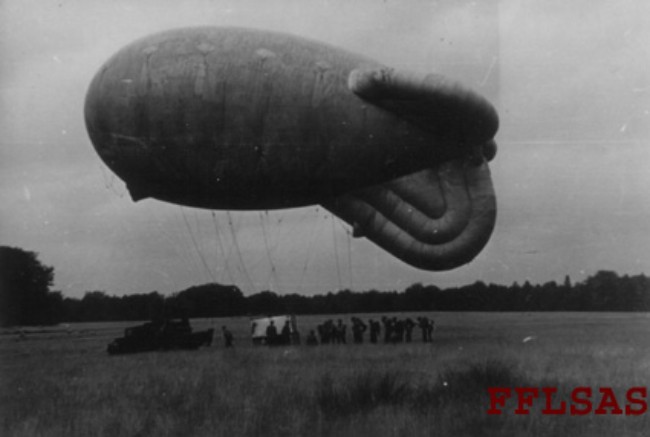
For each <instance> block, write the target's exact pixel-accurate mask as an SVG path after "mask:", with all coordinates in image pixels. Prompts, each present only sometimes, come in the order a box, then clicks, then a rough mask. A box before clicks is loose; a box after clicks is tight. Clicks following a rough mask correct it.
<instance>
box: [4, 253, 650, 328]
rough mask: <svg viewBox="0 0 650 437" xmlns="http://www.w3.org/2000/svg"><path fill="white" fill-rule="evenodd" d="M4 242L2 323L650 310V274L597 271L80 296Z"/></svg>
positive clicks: (214, 285) (211, 286) (31, 255)
mask: <svg viewBox="0 0 650 437" xmlns="http://www.w3.org/2000/svg"><path fill="white" fill-rule="evenodd" d="M9 249H11V250H10V251H7V248H5V247H0V321H1V323H2V325H4V326H10V325H34V324H53V323H60V322H89V321H118V320H134V321H135V320H149V319H153V318H156V317H190V318H194V317H228V316H242V315H247V314H248V315H270V314H286V313H291V314H345V313H373V312H379V313H387V312H396V311H399V312H404V311H650V278H648V277H646V276H645V275H636V276H627V275H625V276H619V275H618V274H617V273H616V272H613V271H605V270H603V271H599V272H597V273H596V274H594V275H593V276H590V277H588V278H587V279H585V280H584V281H581V282H578V283H575V284H573V283H571V280H570V278H569V277H568V276H567V277H566V278H565V280H564V282H563V283H561V284H558V283H556V282H555V281H553V282H547V283H545V284H542V285H532V284H530V283H529V282H525V283H524V284H522V285H520V284H518V283H514V284H512V285H496V284H485V283H483V282H480V281H479V282H475V283H473V284H471V285H466V286H463V287H455V288H447V289H440V288H438V287H437V286H435V285H423V284H420V283H417V284H413V285H411V286H409V287H408V288H406V289H405V290H403V291H396V290H393V291H379V290H367V291H352V290H342V291H338V292H329V293H326V294H319V295H314V296H303V295H299V294H277V293H275V292H272V291H262V292H259V293H255V294H252V295H249V296H244V294H243V293H242V292H241V290H240V289H239V288H238V287H237V286H235V285H223V284H217V283H209V284H203V285H197V286H193V287H190V288H187V289H185V290H182V291H180V292H177V293H174V294H172V295H170V296H164V295H162V294H160V293H159V292H157V291H152V292H150V293H146V294H129V295H124V296H114V295H109V294H108V293H106V292H105V291H88V292H86V293H85V294H84V296H83V297H82V298H80V299H79V298H72V297H64V296H63V295H62V294H61V293H60V292H57V291H50V290H49V288H50V287H51V285H52V283H53V278H54V269H53V268H52V267H47V266H43V265H42V264H40V262H39V261H38V260H37V255H36V254H35V253H34V252H26V251H22V250H21V249H16V248H9Z"/></svg>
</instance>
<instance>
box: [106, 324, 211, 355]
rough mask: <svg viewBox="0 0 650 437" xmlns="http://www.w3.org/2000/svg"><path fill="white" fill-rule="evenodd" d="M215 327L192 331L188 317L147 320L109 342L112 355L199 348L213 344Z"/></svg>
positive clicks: (109, 351) (109, 350)
mask: <svg viewBox="0 0 650 437" xmlns="http://www.w3.org/2000/svg"><path fill="white" fill-rule="evenodd" d="M213 336H214V329H207V330H205V331H198V332H192V327H191V326H190V324H189V321H188V320H187V319H183V320H180V321H174V320H164V321H153V322H147V323H145V324H144V325H140V326H134V327H131V328H126V329H125V330H124V337H120V338H116V339H115V340H113V341H112V342H110V343H109V344H108V348H107V351H108V353H109V354H110V355H116V354H129V353H135V352H148V351H159V350H171V349H191V350H193V349H198V348H199V347H201V346H203V345H205V346H210V345H211V344H212V337H213Z"/></svg>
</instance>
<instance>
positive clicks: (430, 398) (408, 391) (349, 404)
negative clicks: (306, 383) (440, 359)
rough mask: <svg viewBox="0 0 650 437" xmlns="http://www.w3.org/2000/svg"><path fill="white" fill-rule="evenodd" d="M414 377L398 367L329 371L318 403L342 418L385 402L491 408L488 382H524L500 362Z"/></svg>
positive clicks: (324, 410)
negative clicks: (340, 374)
mask: <svg viewBox="0 0 650 437" xmlns="http://www.w3.org/2000/svg"><path fill="white" fill-rule="evenodd" d="M412 379H413V378H412V375H409V374H407V373H405V372H400V371H396V370H386V371H383V372H382V371H364V372H361V373H354V374H352V375H349V376H347V377H345V378H339V379H337V380H335V379H334V378H333V377H332V376H331V375H330V374H325V375H324V376H323V377H322V378H321V379H320V380H319V381H318V383H317V387H316V402H317V405H318V407H319V408H320V410H321V412H322V413H323V414H324V415H325V416H326V417H329V418H344V417H346V416H350V415H353V414H359V413H364V412H368V411H370V410H372V409H375V408H378V407H385V406H392V407H398V408H400V407H401V408H405V409H408V410H411V411H419V412H422V411H423V410H426V411H427V412H429V413H431V412H432V410H435V409H438V408H440V407H442V406H445V407H448V406H449V405H452V404H459V405H460V406H462V407H466V406H467V405H468V404H471V405H473V406H479V404H480V407H481V408H484V409H487V405H488V404H487V389H488V387H515V386H520V385H523V382H524V377H523V375H521V373H520V372H519V371H518V370H517V369H516V368H515V366H514V365H511V364H506V363H502V362H499V361H487V362H483V363H475V364H473V365H470V366H469V367H467V368H464V369H445V370H443V371H442V372H440V373H439V374H438V377H437V379H436V380H435V381H434V382H427V381H423V382H420V381H413V380H412Z"/></svg>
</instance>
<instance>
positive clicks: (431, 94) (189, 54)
mask: <svg viewBox="0 0 650 437" xmlns="http://www.w3.org/2000/svg"><path fill="white" fill-rule="evenodd" d="M85 118H86V126H87V129H88V133H89V135H90V138H91V140H92V142H93V144H94V146H95V149H96V150H97V152H98V153H99V155H100V157H101V158H102V159H103V160H104V162H105V163H106V164H107V165H108V166H109V167H110V168H111V169H112V170H113V171H114V172H115V173H116V174H117V175H118V176H119V177H120V178H122V179H123V180H124V181H125V183H126V185H127V187H128V189H129V191H130V193H131V196H132V197H133V199H134V200H139V199H142V198H146V197H152V198H156V199H159V200H163V201H167V202H172V203H176V204H181V205H188V206H193V207H201V208H209V209H239V210H250V209H277V208H289V207H297V206H305V205H311V204H322V205H323V206H325V207H326V208H327V209H329V210H330V211H332V212H333V213H334V214H336V215H337V216H339V217H341V218H342V219H344V220H345V221H347V222H348V223H350V225H352V226H353V228H354V232H355V235H357V236H363V237H366V238H368V239H370V240H371V241H373V242H375V243H376V244H378V245H379V246H381V247H382V248H384V249H385V250H387V251H388V252H390V253H391V254H393V255H394V256H396V257H398V258H400V259H401V260H403V261H405V262H407V263H408V264H411V265H413V266H415V267H418V268H422V269H427V270H447V269H451V268H455V267H457V266H460V265H462V264H465V263H468V262H469V261H471V260H472V259H473V258H474V257H475V256H476V255H477V254H478V253H479V252H480V251H481V250H482V248H483V247H484V246H485V244H486V243H487V241H488V239H489V237H490V235H491V233H492V230H493V227H494V222H495V217H496V200H495V195H494V191H493V187H492V182H491V178H490V173H489V168H488V165H487V161H488V160H490V159H492V157H493V156H494V154H495V153H496V145H495V143H494V140H493V138H494V135H495V134H496V131H497V128H498V117H497V114H496V111H495V110H494V108H493V107H492V105H490V103H489V102H488V101H487V100H485V99H484V98H483V97H481V96H479V95H478V94H476V93H474V92H472V91H470V90H468V89H467V88H465V87H463V86H462V85H460V84H458V83H456V82H454V81H451V80H449V79H446V78H444V77H441V76H438V75H416V74H412V73H409V72H402V71H398V70H395V69H391V68H388V67H386V66H383V65H381V64H379V63H377V62H375V61H372V60H370V59H367V58H365V57H363V56H359V55H355V54H352V53H349V52H347V51H344V50H341V49H338V48H335V47H331V46H328V45H325V44H321V43H317V42H314V41H309V40H306V39H303V38H299V37H296V36H291V35H285V34H281V33H274V32H267V31H258V30H249V29H239V28H213V27H202V28H188V29H178V30H172V31H168V32H164V33H160V34H156V35H152V36H149V37H146V38H143V39H140V40H138V41H136V42H134V43H132V44H130V45H128V46H126V47H125V48H123V49H122V50H120V51H119V52H118V53H117V54H115V55H114V56H113V57H112V58H110V59H109V60H108V61H107V62H106V64H105V65H104V66H103V67H102V68H101V69H100V71H99V72H98V73H97V75H96V76H95V78H94V79H93V81H92V83H91V85H90V88H89V90H88V94H87V96H86V105H85Z"/></svg>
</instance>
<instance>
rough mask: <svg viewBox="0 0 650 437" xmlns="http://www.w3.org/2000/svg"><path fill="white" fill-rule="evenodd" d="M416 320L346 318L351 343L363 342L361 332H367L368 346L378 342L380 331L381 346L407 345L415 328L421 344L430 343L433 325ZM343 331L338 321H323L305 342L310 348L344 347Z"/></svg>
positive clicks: (345, 335)
mask: <svg viewBox="0 0 650 437" xmlns="http://www.w3.org/2000/svg"><path fill="white" fill-rule="evenodd" d="M416 321H417V322H416ZM416 321H413V320H412V319H411V318H409V317H407V318H406V319H398V318H397V317H386V316H384V317H382V318H381V319H380V320H375V319H370V320H368V323H366V322H364V321H363V320H361V319H360V318H358V317H352V318H351V319H350V322H351V327H350V330H351V331H352V341H353V342H354V343H355V344H360V343H363V342H364V336H365V333H366V331H368V334H369V336H368V340H369V341H370V343H378V342H380V341H382V339H381V338H382V332H383V342H384V343H404V342H406V343H410V342H411V341H413V330H414V329H415V328H416V327H418V328H419V329H420V331H421V333H422V341H423V342H424V343H430V342H432V341H433V332H434V330H435V322H434V321H433V320H432V319H429V318H428V317H418V318H417V319H416ZM347 328H348V327H347V325H346V324H345V323H344V322H343V320H342V319H338V320H337V322H336V323H334V321H333V320H332V319H329V320H326V321H325V322H323V323H321V324H320V325H318V326H317V327H316V330H311V331H310V332H309V335H308V336H307V339H306V343H307V344H308V345H311V346H313V345H318V344H346V343H347Z"/></svg>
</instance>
